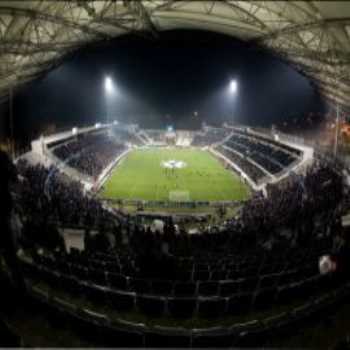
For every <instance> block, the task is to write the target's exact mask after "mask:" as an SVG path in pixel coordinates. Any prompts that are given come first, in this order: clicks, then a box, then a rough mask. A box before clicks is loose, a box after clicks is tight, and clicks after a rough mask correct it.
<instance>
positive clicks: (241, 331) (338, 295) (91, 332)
mask: <svg viewBox="0 0 350 350" xmlns="http://www.w3.org/2000/svg"><path fill="white" fill-rule="evenodd" d="M349 287H350V286H344V287H342V288H340V289H338V290H336V291H334V292H329V293H327V294H326V295H323V296H321V297H319V298H316V299H314V300H311V301H310V302H307V303H305V304H304V305H302V306H299V307H296V308H294V309H292V310H291V311H286V312H280V313H278V314H274V315H272V316H270V317H267V318H264V319H259V320H257V319H252V320H250V321H247V322H244V323H235V324H232V325H229V326H227V327H224V326H216V327H211V328H201V329H185V328H183V327H167V326H160V325H155V326H153V327H148V326H146V325H145V324H143V323H139V322H133V321H125V320H123V319H121V318H113V319H111V318H110V317H108V316H107V315H106V314H104V313H97V312H95V311H92V310H91V309H89V308H82V307H79V306H77V305H75V304H73V303H71V302H67V301H66V300H63V299H61V298H59V297H57V296H53V295H51V293H46V292H43V291H42V290H40V289H38V288H36V287H33V288H32V289H31V291H30V292H31V295H32V296H33V297H34V298H35V299H36V300H38V301H39V302H40V304H41V305H43V306H44V308H46V310H47V315H48V317H49V318H50V319H54V320H55V321H56V323H57V320H59V321H60V323H61V324H62V323H63V324H64V326H65V327H66V328H67V329H71V330H74V331H76V332H77V333H78V334H81V336H82V337H83V338H84V339H88V340H90V341H92V342H93V343H94V344H97V345H98V346H101V347H102V346H103V347H106V346H111V347H116V346H118V347H173V348H174V347H232V346H233V347H254V346H258V345H259V346H262V345H264V346H269V345H270V344H271V343H270V342H269V339H271V336H272V335H273V339H276V337H285V336H286V335H287V334H290V333H295V331H297V330H298V329H301V330H302V329H303V328H304V325H305V322H307V321H309V320H310V319H311V318H312V319H317V318H319V317H320V315H322V313H323V312H324V311H325V309H326V308H327V307H332V306H333V305H334V303H336V302H337V301H340V300H342V299H344V298H346V297H347V295H348V294H349V292H350V288H349Z"/></svg>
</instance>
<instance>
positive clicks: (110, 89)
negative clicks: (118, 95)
mask: <svg viewBox="0 0 350 350" xmlns="http://www.w3.org/2000/svg"><path fill="white" fill-rule="evenodd" d="M104 88H105V92H106V96H105V100H106V124H108V123H109V115H108V96H112V95H113V94H114V91H115V89H114V84H113V80H112V78H111V77H110V76H106V77H105V81H104Z"/></svg>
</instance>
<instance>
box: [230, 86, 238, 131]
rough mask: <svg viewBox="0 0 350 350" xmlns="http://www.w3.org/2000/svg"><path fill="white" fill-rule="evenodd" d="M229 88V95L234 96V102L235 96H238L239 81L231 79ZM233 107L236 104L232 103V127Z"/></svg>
mask: <svg viewBox="0 0 350 350" xmlns="http://www.w3.org/2000/svg"><path fill="white" fill-rule="evenodd" d="M228 88H229V93H230V95H231V96H232V101H234V99H233V96H235V95H236V94H237V90H238V84H237V80H234V79H231V81H230V84H229V87H228ZM233 106H234V102H232V125H233V121H234V111H233Z"/></svg>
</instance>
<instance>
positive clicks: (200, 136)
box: [192, 128, 231, 147]
mask: <svg viewBox="0 0 350 350" xmlns="http://www.w3.org/2000/svg"><path fill="white" fill-rule="evenodd" d="M230 132H231V131H230V130H229V129H224V128H209V129H207V130H206V131H205V132H199V133H196V134H195V135H194V138H193V140H192V146H199V147H204V146H209V145H211V144H214V143H217V142H220V141H223V140H224V139H225V137H227V136H228V135H230Z"/></svg>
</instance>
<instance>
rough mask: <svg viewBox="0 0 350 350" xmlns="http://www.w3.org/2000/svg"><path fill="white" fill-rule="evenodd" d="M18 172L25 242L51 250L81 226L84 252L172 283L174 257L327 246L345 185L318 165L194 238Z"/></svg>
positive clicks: (51, 175)
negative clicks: (122, 261) (117, 258)
mask: <svg viewBox="0 0 350 350" xmlns="http://www.w3.org/2000/svg"><path fill="white" fill-rule="evenodd" d="M17 167H18V170H19V173H20V175H21V182H20V183H19V186H18V190H17V196H18V198H19V199H20V201H19V203H20V211H21V217H22V218H24V220H23V224H24V230H23V236H24V237H26V239H27V240H29V241H34V242H39V241H41V242H44V241H45V240H48V241H50V243H49V244H47V245H49V246H54V245H55V244H59V237H58V236H59V235H58V234H57V227H58V226H61V227H62V226H66V227H72V226H80V227H83V228H85V230H86V232H87V234H86V247H87V248H88V247H89V248H88V249H92V251H99V250H101V251H104V252H105V253H111V252H113V251H118V252H119V254H121V255H123V256H124V255H126V256H128V259H131V260H132V261H133V262H134V263H133V264H134V265H135V266H137V268H136V267H135V266H134V268H135V269H136V270H138V271H139V273H142V274H144V275H145V276H148V275H152V277H155V278H163V277H164V276H168V277H169V276H171V274H170V271H171V269H174V264H176V261H177V260H176V259H177V258H180V257H187V258H194V259H196V258H201V259H203V258H204V259H209V258H213V257H225V256H227V255H232V254H238V255H239V256H242V255H245V254H246V255H247V256H254V255H255V254H259V256H261V253H262V252H266V254H269V255H270V256H274V255H278V256H281V254H282V255H283V252H286V251H290V250H291V249H294V250H303V251H305V249H306V248H308V249H312V247H313V246H314V245H315V244H316V242H317V240H325V239H326V240H328V241H329V247H331V246H332V242H333V239H334V237H336V236H337V235H338V234H339V232H341V230H340V215H341V213H342V212H341V209H342V205H343V198H344V195H343V189H344V186H343V182H342V177H341V176H340V175H338V173H336V172H335V171H334V170H333V169H332V167H331V166H329V165H328V164H317V165H315V166H314V167H312V168H311V169H310V170H309V171H308V172H307V174H306V175H305V176H301V175H291V177H290V178H289V179H288V180H285V181H284V182H283V183H282V184H279V185H269V187H268V189H267V190H268V196H267V198H265V197H264V196H262V194H260V193H255V194H254V196H253V197H252V198H251V199H250V200H249V201H247V202H246V203H245V204H244V205H243V208H242V210H241V213H240V214H239V215H238V217H236V218H232V219H230V220H227V221H224V222H222V224H221V225H218V226H214V227H207V228H203V230H202V231H201V232H200V233H198V234H188V232H187V231H186V229H185V228H182V227H175V225H174V224H173V222H172V220H171V218H169V219H167V220H166V222H165V227H164V232H162V233H161V232H157V231H156V232H152V231H151V229H150V227H149V225H144V224H142V223H140V222H137V221H136V219H135V218H132V217H130V216H128V215H125V216H121V215H120V214H118V216H117V215H116V214H115V213H112V212H110V211H108V210H107V209H106V208H104V207H103V205H102V204H101V202H100V201H99V200H98V199H94V198H91V197H90V196H89V195H88V194H85V193H84V192H83V190H82V187H81V186H80V184H79V183H77V182H72V181H71V180H70V179H69V178H66V177H65V175H63V174H61V173H59V171H58V170H57V169H55V168H50V169H46V168H44V167H42V166H30V165H28V164H25V163H24V162H20V163H19V164H18V166H17ZM324 193H327V194H328V195H327V196H325V195H324ZM92 229H95V230H97V232H98V234H97V236H95V237H94V242H93V244H92V243H91V239H92V238H90V237H89V234H88V232H89V231H90V230H92ZM111 236H113V237H114V238H113V240H111V239H110V237H111ZM55 240H56V243H54V242H55ZM89 242H90V243H89ZM174 259H175V260H174ZM155 266H157V268H156V269H155ZM160 266H161V267H160ZM167 271H168V272H167Z"/></svg>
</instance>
